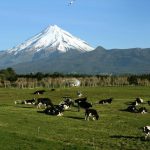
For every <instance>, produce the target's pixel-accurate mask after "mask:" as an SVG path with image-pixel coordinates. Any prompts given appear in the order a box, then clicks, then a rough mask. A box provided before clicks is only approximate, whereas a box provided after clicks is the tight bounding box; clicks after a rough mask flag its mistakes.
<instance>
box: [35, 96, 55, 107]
mask: <svg viewBox="0 0 150 150" xmlns="http://www.w3.org/2000/svg"><path fill="white" fill-rule="evenodd" d="M36 105H37V108H41V107H42V106H44V107H45V108H46V107H48V106H51V107H53V103H52V101H51V99H49V98H38V99H37V102H36Z"/></svg>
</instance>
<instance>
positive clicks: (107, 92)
mask: <svg viewBox="0 0 150 150" xmlns="http://www.w3.org/2000/svg"><path fill="white" fill-rule="evenodd" d="M35 90H37V89H0V150H34V149H35V150H149V149H150V141H144V140H143V137H144V134H143V132H142V129H141V127H143V126H145V125H150V114H149V113H148V114H138V113H129V112H126V111H122V109H125V108H127V107H128V103H129V102H131V101H134V100H135V98H136V97H141V98H143V99H144V101H147V100H150V87H97V88H95V87H94V88H92V87H90V88H63V89H56V91H53V92H52V91H51V90H50V89H45V90H46V93H45V94H44V95H42V96H41V95H40V96H38V95H37V96H36V97H48V98H51V99H52V101H53V103H54V104H58V103H59V102H60V101H62V97H63V96H71V97H72V98H73V99H75V98H77V96H76V92H77V90H80V91H82V93H83V94H84V96H87V97H88V100H89V101H90V102H96V101H98V100H101V99H103V98H109V97H113V98H114V101H113V103H112V104H111V105H94V106H93V108H94V109H96V110H98V111H99V115H100V120H98V121H92V120H90V121H85V120H84V110H81V111H80V112H77V108H75V107H72V108H71V110H68V111H65V112H64V115H63V116H62V117H57V116H49V115H46V114H43V113H38V112H37V111H38V110H37V108H36V107H34V106H27V105H15V104H14V101H15V100H25V99H31V98H34V97H35V95H33V94H32V93H33V92H34V91H35ZM142 105H143V106H145V107H146V108H147V109H148V111H149V112H150V106H148V104H142Z"/></svg>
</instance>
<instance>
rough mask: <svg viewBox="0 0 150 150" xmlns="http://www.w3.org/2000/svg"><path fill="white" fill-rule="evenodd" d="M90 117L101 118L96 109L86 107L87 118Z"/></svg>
mask: <svg viewBox="0 0 150 150" xmlns="http://www.w3.org/2000/svg"><path fill="white" fill-rule="evenodd" d="M89 118H92V119H93V120H98V119H99V115H98V113H97V111H96V110H95V109H86V110H85V120H88V121H89Z"/></svg>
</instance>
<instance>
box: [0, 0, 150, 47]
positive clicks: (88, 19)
mask: <svg viewBox="0 0 150 150" xmlns="http://www.w3.org/2000/svg"><path fill="white" fill-rule="evenodd" d="M68 2H69V0H1V1H0V50H5V49H9V48H12V47H14V46H16V45H18V44H20V43H22V42H24V41H25V40H27V39H29V38H30V37H32V36H34V35H35V34H37V33H39V32H41V31H42V30H43V29H45V28H46V27H47V26H49V25H54V24H56V25H58V26H59V27H61V28H63V29H64V30H66V31H68V32H70V33H71V34H73V35H74V36H77V37H79V38H81V39H82V40H85V41H86V42H88V43H89V44H90V45H91V46H93V47H97V46H103V47H105V48H107V49H112V48H132V47H141V48H146V47H150V17H149V15H150V9H149V7H150V0H76V1H75V3H74V4H73V5H71V6H68Z"/></svg>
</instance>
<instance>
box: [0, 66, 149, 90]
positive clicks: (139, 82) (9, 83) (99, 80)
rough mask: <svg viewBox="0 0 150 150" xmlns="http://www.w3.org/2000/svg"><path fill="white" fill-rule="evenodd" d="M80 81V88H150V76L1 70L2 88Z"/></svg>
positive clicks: (64, 85)
mask: <svg viewBox="0 0 150 150" xmlns="http://www.w3.org/2000/svg"><path fill="white" fill-rule="evenodd" d="M71 79H78V80H79V81H80V83H81V84H80V86H82V87H85V86H90V87H96V86H131V85H132V86H134V85H136V86H150V74H141V75H133V74H125V75H109V74H103V75H86V74H62V73H58V72H55V73H53V74H49V73H41V72H38V73H35V74H33V73H31V74H25V75H24V74H22V75H21V74H17V73H16V72H15V71H14V70H13V69H12V68H7V69H2V70H0V87H5V88H6V87H17V88H36V87H46V88H57V87H68V86H70V85H69V84H68V82H69V80H71Z"/></svg>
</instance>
